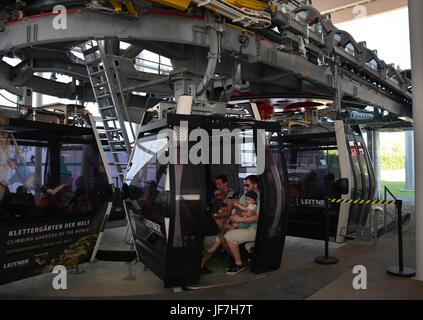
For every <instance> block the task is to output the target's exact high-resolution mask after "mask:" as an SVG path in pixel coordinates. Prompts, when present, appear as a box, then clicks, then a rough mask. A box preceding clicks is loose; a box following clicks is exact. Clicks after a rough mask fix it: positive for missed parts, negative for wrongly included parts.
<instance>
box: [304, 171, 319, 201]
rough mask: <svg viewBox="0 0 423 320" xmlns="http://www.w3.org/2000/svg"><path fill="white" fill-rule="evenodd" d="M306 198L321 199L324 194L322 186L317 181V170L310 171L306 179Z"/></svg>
mask: <svg viewBox="0 0 423 320" xmlns="http://www.w3.org/2000/svg"><path fill="white" fill-rule="evenodd" d="M302 196H303V197H304V198H310V199H319V198H320V197H321V196H322V190H321V187H320V186H319V185H318V183H317V173H316V171H310V172H309V173H308V174H307V177H306V179H305V181H304V186H303V194H302Z"/></svg>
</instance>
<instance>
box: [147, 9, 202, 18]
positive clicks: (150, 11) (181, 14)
mask: <svg viewBox="0 0 423 320" xmlns="http://www.w3.org/2000/svg"><path fill="white" fill-rule="evenodd" d="M140 13H145V14H158V15H165V16H177V17H184V18H191V19H196V20H204V17H203V16H195V15H191V14H188V13H184V12H177V11H166V10H157V9H141V10H140Z"/></svg>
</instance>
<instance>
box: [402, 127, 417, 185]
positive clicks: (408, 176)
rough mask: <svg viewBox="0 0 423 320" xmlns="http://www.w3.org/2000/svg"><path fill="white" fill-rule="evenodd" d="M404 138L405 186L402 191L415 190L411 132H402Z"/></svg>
mask: <svg viewBox="0 0 423 320" xmlns="http://www.w3.org/2000/svg"><path fill="white" fill-rule="evenodd" d="M404 138H405V186H404V191H414V190H415V182H414V181H415V180H414V136H413V131H411V130H410V131H406V132H404Z"/></svg>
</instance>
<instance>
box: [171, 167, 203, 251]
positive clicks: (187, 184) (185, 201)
mask: <svg viewBox="0 0 423 320" xmlns="http://www.w3.org/2000/svg"><path fill="white" fill-rule="evenodd" d="M201 170H202V167H201V166H195V165H175V197H176V199H175V200H176V201H175V234H174V237H173V246H174V247H196V246H197V244H198V237H199V236H200V234H199V229H200V219H201V201H200V191H201V183H202V181H201V179H199V177H201Z"/></svg>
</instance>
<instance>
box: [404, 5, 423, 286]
mask: <svg viewBox="0 0 423 320" xmlns="http://www.w3.org/2000/svg"><path fill="white" fill-rule="evenodd" d="M408 10H409V16H410V38H411V61H412V78H413V118H414V123H415V124H416V125H415V128H414V152H415V163H420V164H421V163H423V125H422V124H423V34H422V31H423V19H422V17H423V1H422V0H408ZM416 272H417V274H416V279H418V280H421V281H423V167H422V166H421V165H420V166H416Z"/></svg>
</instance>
